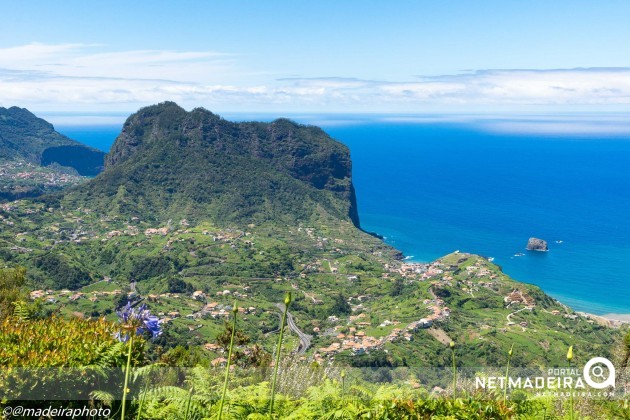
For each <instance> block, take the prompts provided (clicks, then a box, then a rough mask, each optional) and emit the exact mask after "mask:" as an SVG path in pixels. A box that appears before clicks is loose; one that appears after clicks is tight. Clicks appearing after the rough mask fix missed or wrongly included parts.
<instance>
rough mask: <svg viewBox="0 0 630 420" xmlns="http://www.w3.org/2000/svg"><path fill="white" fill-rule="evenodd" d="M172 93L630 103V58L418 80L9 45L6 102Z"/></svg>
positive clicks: (125, 101) (213, 56)
mask: <svg viewBox="0 0 630 420" xmlns="http://www.w3.org/2000/svg"><path fill="white" fill-rule="evenodd" d="M165 100H172V101H175V102H178V103H180V104H182V105H183V106H186V107H196V106H204V107H206V108H208V109H213V110H219V111H236V110H244V111H290V110H298V111H308V112H408V113H412V112H427V111H432V110H438V111H439V110H468V111H470V110H479V109H489V110H495V111H496V110H505V109H508V108H511V109H516V110H518V109H521V108H522V109H535V107H547V109H549V108H551V109H585V110H589V111H593V110H598V109H607V108H612V109H616V110H624V111H625V110H627V109H628V108H630V68H624V67H621V68H573V69H503V70H483V69H480V70H475V71H469V72H462V73H460V74H452V75H442V76H426V77H425V76H417V77H413V78H409V79H408V80H364V79H360V78H350V77H300V76H296V77H289V78H287V77H279V76H278V75H274V74H272V73H264V72H259V71H256V70H255V69H250V68H245V66H243V65H242V64H241V63H240V61H239V56H238V55H236V54H229V53H223V52H216V51H172V50H127V51H109V50H108V49H107V47H106V46H104V45H98V44H95V45H94V44H80V43H76V44H42V43H30V44H25V45H18V46H13V47H8V48H0V106H11V105H17V106H23V107H27V108H32V109H36V110H45V111H53V110H63V111H76V110H86V109H90V110H93V111H121V110H125V111H133V110H135V109H136V108H138V107H139V106H143V105H147V104H152V103H157V102H161V101H165Z"/></svg>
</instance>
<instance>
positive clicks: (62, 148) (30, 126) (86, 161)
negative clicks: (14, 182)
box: [0, 106, 105, 176]
mask: <svg viewBox="0 0 630 420" xmlns="http://www.w3.org/2000/svg"><path fill="white" fill-rule="evenodd" d="M104 156H105V154H104V153H103V152H101V151H100V150H96V149H93V148H91V147H88V146H85V145H83V144H81V143H79V142H76V141H74V140H71V139H69V138H68V137H66V136H64V135H62V134H59V133H58V132H56V131H55V129H54V127H53V126H52V124H50V123H48V122H46V121H45V120H43V119H41V118H37V117H36V116H35V115H33V114H32V113H31V112H29V111H28V110H27V109H24V108H18V107H15V106H14V107H11V108H8V109H7V108H2V107H0V160H5V161H6V160H16V159H17V160H25V161H26V162H29V163H31V164H35V165H41V166H49V165H61V166H66V167H71V168H74V169H75V170H76V171H77V172H78V173H79V175H84V176H94V175H96V174H98V173H99V172H100V171H102V169H103V160H104Z"/></svg>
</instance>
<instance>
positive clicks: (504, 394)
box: [503, 344, 514, 404]
mask: <svg viewBox="0 0 630 420" xmlns="http://www.w3.org/2000/svg"><path fill="white" fill-rule="evenodd" d="M513 349H514V344H512V347H510V351H509V352H508V361H507V368H506V369H505V382H504V384H505V388H504V389H503V403H504V404H505V401H506V400H507V389H508V387H507V383H508V376H509V374H510V360H512V350H513Z"/></svg>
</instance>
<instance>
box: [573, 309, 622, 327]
mask: <svg viewBox="0 0 630 420" xmlns="http://www.w3.org/2000/svg"><path fill="white" fill-rule="evenodd" d="M576 313H577V314H579V315H580V316H583V317H584V318H587V319H592V320H593V321H595V322H597V323H598V324H600V325H604V326H608V327H612V328H619V327H621V326H622V325H624V324H630V314H617V313H607V314H603V315H595V314H591V313H588V312H581V311H576Z"/></svg>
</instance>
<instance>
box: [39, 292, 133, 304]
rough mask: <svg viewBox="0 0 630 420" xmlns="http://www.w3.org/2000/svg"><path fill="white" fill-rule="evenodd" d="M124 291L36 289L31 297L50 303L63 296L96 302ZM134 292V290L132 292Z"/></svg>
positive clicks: (71, 299) (72, 300)
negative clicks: (89, 291) (103, 297)
mask: <svg viewBox="0 0 630 420" xmlns="http://www.w3.org/2000/svg"><path fill="white" fill-rule="evenodd" d="M122 293H123V291H122V290H120V289H116V290H113V291H108V292H105V291H103V292H91V293H83V292H73V291H71V290H67V289H64V290H61V291H59V292H55V291H54V290H46V291H44V290H34V291H32V292H31V293H30V298H31V299H32V300H36V299H44V300H45V301H46V302H48V303H57V302H58V301H59V299H61V298H68V300H69V301H71V302H74V301H76V300H79V299H88V300H90V301H92V302H96V301H97V300H98V298H99V297H101V296H118V295H121V294H122ZM130 293H134V292H130Z"/></svg>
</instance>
